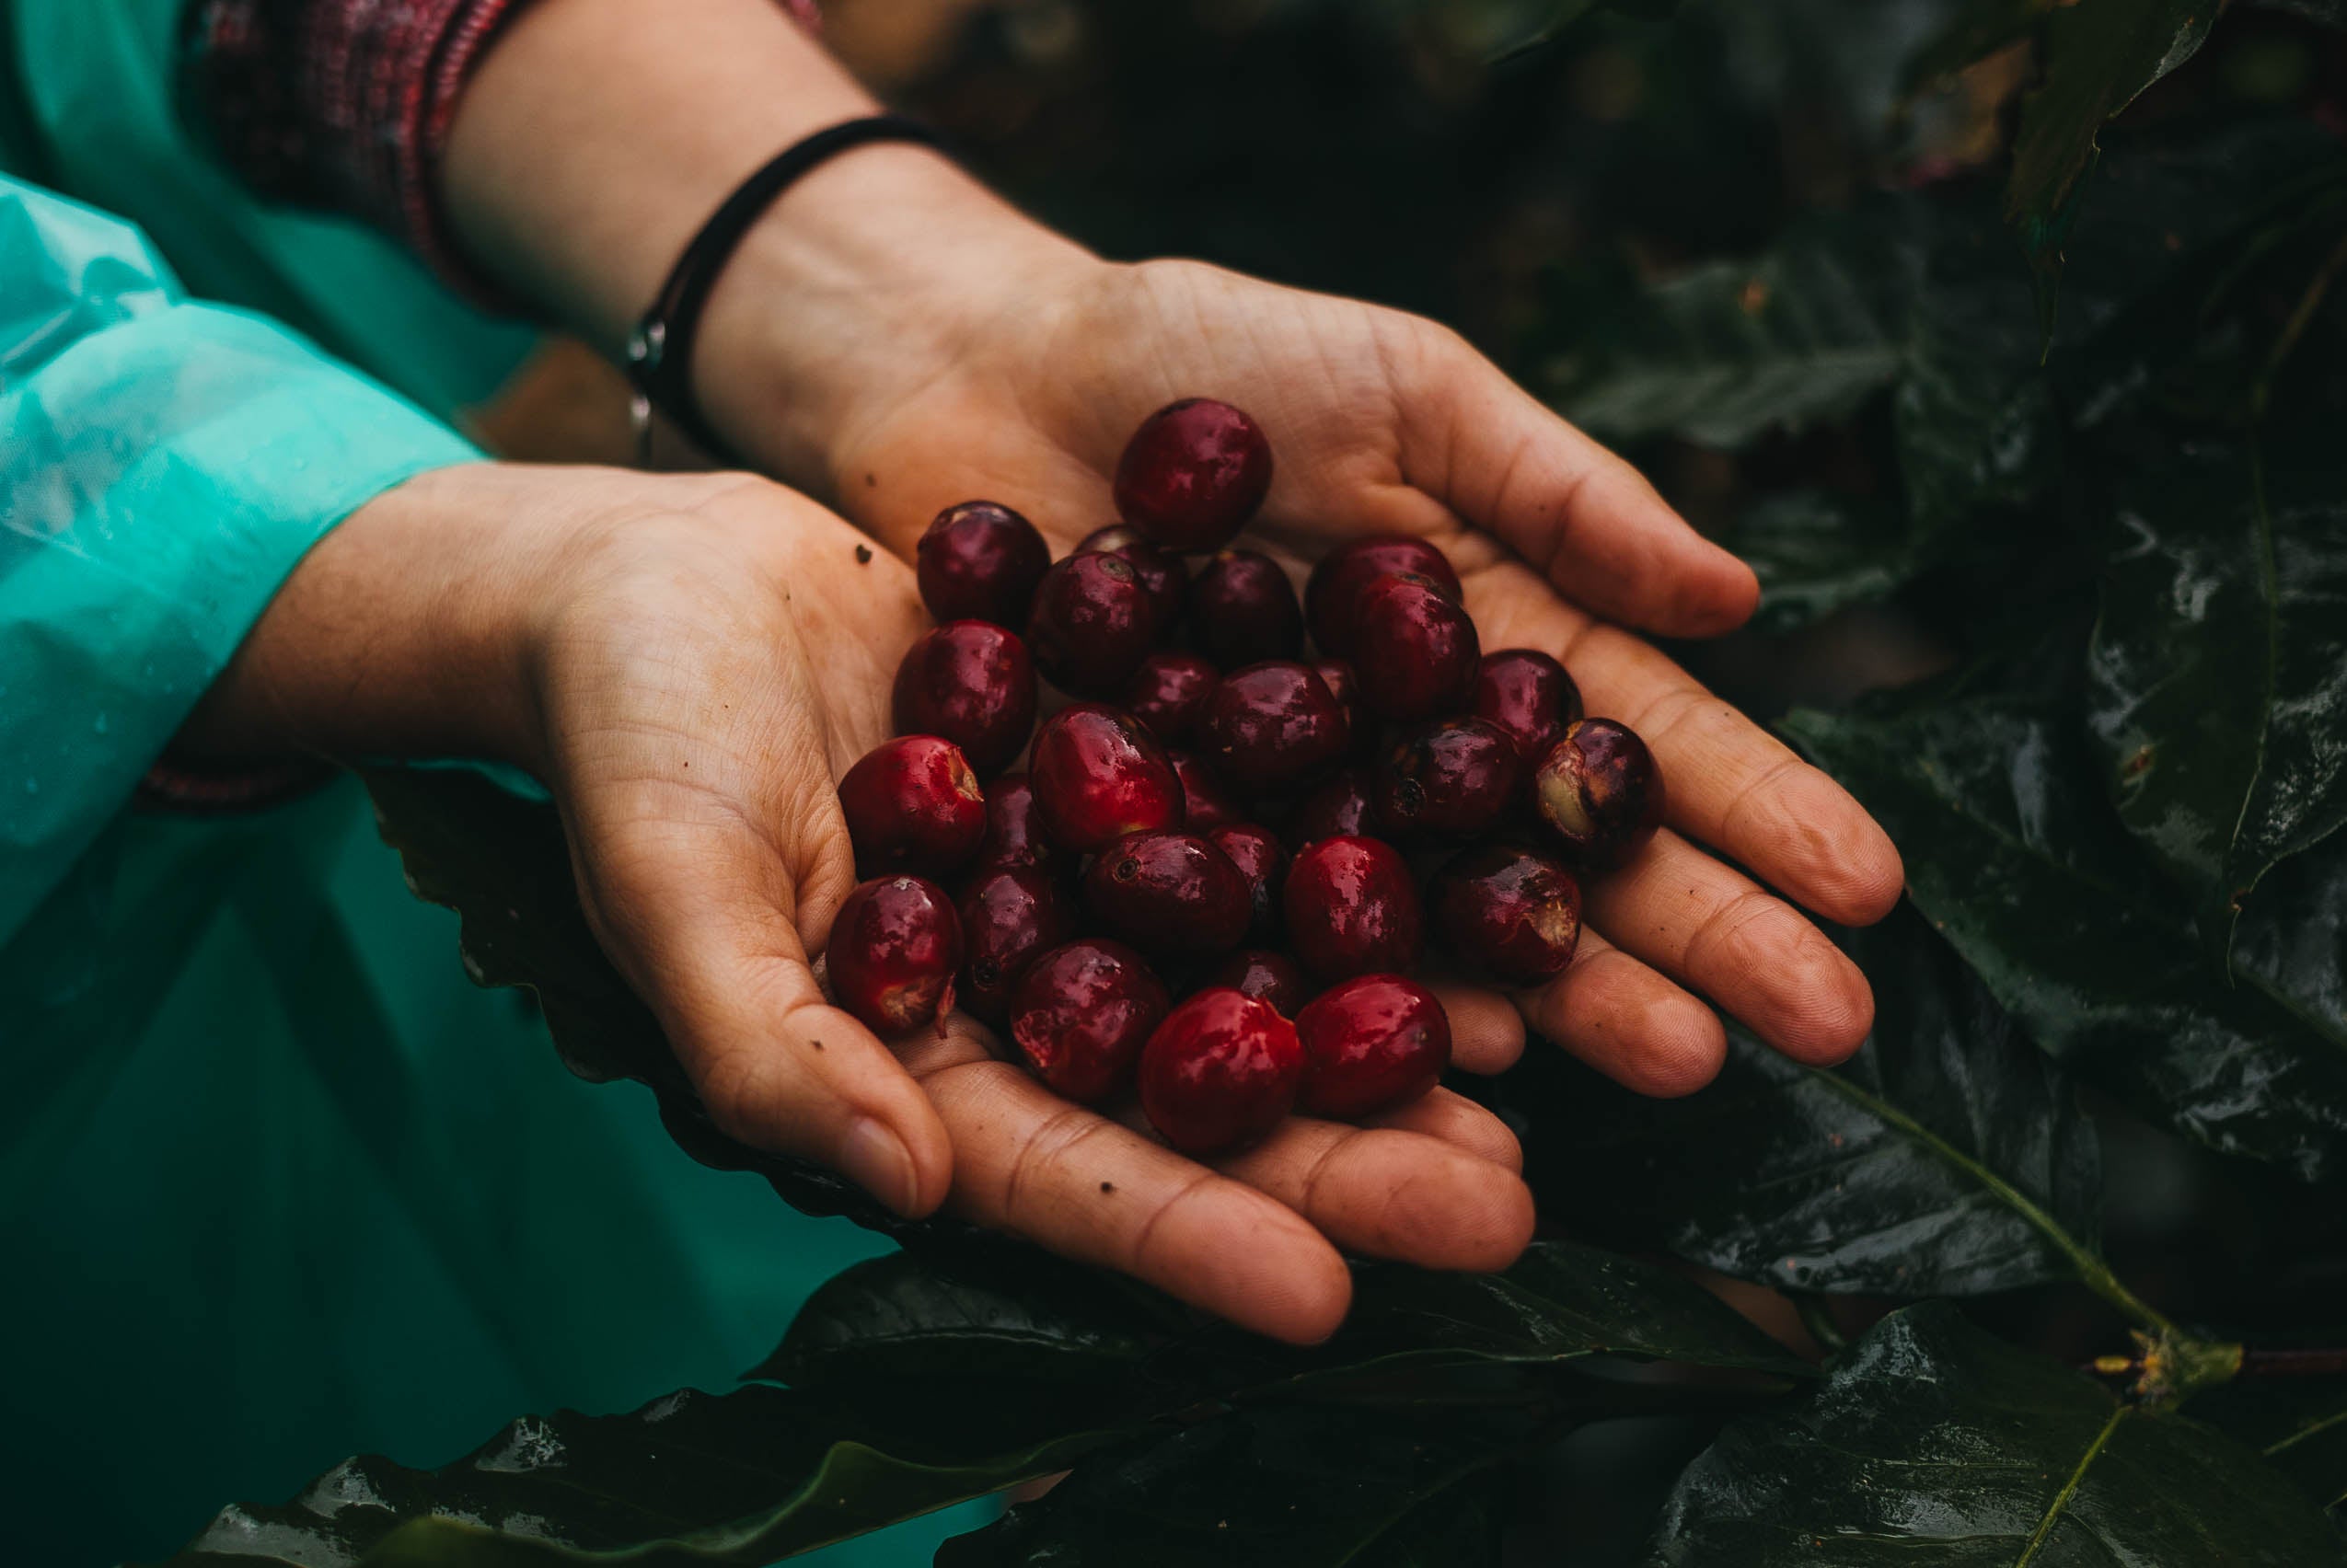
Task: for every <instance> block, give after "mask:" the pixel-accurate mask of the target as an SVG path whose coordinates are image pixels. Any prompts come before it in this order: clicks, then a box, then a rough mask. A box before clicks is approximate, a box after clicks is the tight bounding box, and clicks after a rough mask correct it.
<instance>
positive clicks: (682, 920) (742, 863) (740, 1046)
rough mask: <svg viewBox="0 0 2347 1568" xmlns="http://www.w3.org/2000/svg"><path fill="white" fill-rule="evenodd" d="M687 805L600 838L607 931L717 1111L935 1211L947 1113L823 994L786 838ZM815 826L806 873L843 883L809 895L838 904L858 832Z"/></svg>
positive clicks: (948, 1165) (739, 1126) (592, 908)
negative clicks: (682, 811) (850, 834)
mask: <svg viewBox="0 0 2347 1568" xmlns="http://www.w3.org/2000/svg"><path fill="white" fill-rule="evenodd" d="M688 810H689V811H690V814H688V815H686V816H684V817H682V818H681V819H680V818H679V816H678V815H676V813H664V816H663V819H662V820H660V821H659V822H658V824H657V826H656V828H655V829H653V831H652V832H650V833H648V834H647V833H642V832H641V831H636V832H630V833H629V834H627V835H625V836H623V837H622V840H621V842H619V843H617V844H610V845H607V846H602V847H600V852H597V848H596V847H589V848H588V849H587V850H586V851H585V852H584V853H582V854H581V856H580V857H579V859H580V873H581V875H580V884H581V887H582V889H583V890H587V892H588V897H587V905H588V909H589V913H590V917H591V918H593V919H594V921H595V928H596V934H597V936H598V937H599V938H601V939H602V940H603V941H604V945H605V947H606V949H607V951H610V952H611V954H612V956H613V958H614V959H615V961H617V962H618V963H619V964H620V966H621V968H622V969H623V970H625V971H626V972H627V974H628V975H629V978H630V980H631V981H632V982H633V983H634V985H635V986H636V989H637V991H638V992H639V994H641V995H642V997H644V999H645V1001H646V1002H647V1003H648V1004H649V1005H650V1006H651V1008H652V1009H653V1013H654V1014H655V1015H656V1016H657V1017H658V1018H659V1020H660V1022H661V1025H662V1027H663V1028H664V1029H665V1031H666V1032H667V1035H668V1039H669V1042H670V1044H671V1046H672V1048H673V1049H674V1050H675V1051H676V1056H677V1060H678V1061H679V1062H680V1063H681V1064H682V1065H683V1066H684V1068H685V1071H686V1073H687V1075H688V1077H689V1078H691V1079H692V1081H693V1084H694V1087H695V1088H696V1089H697V1090H699V1094H700V1097H701V1101H702V1103H703V1104H704V1106H705V1107H706V1108H707V1109H708V1112H709V1114H710V1118H711V1121H712V1122H714V1123H715V1124H716V1125H717V1127H718V1128H719V1130H721V1131H723V1133H725V1134H726V1135H727V1136H730V1137H733V1138H735V1139H738V1140H739V1141H741V1142H743V1143H746V1144H749V1145H752V1146H753V1147H758V1148H764V1149H770V1150H774V1151H776V1152H779V1153H784V1154H791V1155H795V1156H797V1157H799V1158H801V1159H808V1160H812V1161H815V1163H817V1164H821V1165H824V1166H827V1167H829V1168H830V1169H832V1170H838V1172H840V1173H841V1174H842V1175H845V1176H847V1177H848V1178H849V1179H850V1180H851V1181H853V1182H856V1183H857V1184H858V1185H860V1186H861V1187H863V1188H864V1189H865V1190H866V1191H868V1192H870V1193H872V1194H873V1196H874V1197H875V1198H877V1199H879V1200H880V1201H881V1202H882V1203H884V1204H886V1205H888V1206H889V1207H890V1208H892V1209H894V1210H896V1212H897V1213H899V1214H902V1215H906V1216H919V1215H924V1214H927V1213H929V1212H931V1210H933V1209H935V1208H936V1207H937V1206H938V1205H940V1204H941V1203H942V1202H944V1200H945V1195H946V1193H947V1191H948V1190H949V1189H950V1188H951V1186H952V1184H953V1174H954V1151H953V1146H952V1143H951V1142H950V1140H949V1139H948V1137H947V1136H946V1132H945V1125H944V1123H943V1122H942V1120H940V1119H939V1117H938V1114H937V1112H936V1110H935V1109H934V1108H933V1107H932V1106H931V1104H930V1101H929V1098H928V1096H927V1095H926V1094H925V1093H923V1092H922V1090H921V1088H920V1086H919V1084H918V1083H917V1082H915V1081H914V1079H913V1078H912V1076H911V1074H909V1073H908V1072H907V1071H906V1070H905V1067H904V1065H903V1064H902V1063H901V1062H900V1061H898V1060H897V1058H896V1055H895V1054H894V1053H893V1052H892V1051H890V1050H889V1048H888V1047H887V1046H886V1045H885V1044H884V1043H882V1042H881V1041H880V1040H879V1039H878V1038H877V1037H875V1036H874V1035H873V1032H872V1031H870V1030H869V1029H866V1028H865V1027H864V1026H863V1025H862V1024H861V1023H859V1022H858V1021H857V1020H855V1019H854V1018H852V1017H850V1015H849V1014H847V1013H845V1012H843V1011H841V1010H840V1009H838V1008H836V1007H834V1006H832V1005H831V1004H830V1002H829V1001H828V1000H827V998H826V997H825V996H824V993H823V988H822V986H820V985H819V984H818V983H817V981H816V979H815V972H814V969H813V968H812V966H811V965H810V963H809V962H808V959H807V952H806V947H805V944H804V941H803V940H802V939H801V936H800V930H799V916H800V914H801V904H802V898H801V889H800V887H799V885H798V883H799V879H798V878H796V877H794V876H793V875H792V869H791V867H790V865H789V864H788V861H787V859H786V855H785V852H786V851H787V850H788V848H789V846H787V845H782V844H778V843H777V842H776V840H775V837H774V836H773V835H772V834H769V833H760V832H757V831H756V830H754V829H753V828H752V827H751V826H750V824H748V823H747V822H746V820H745V819H744V818H743V817H741V816H740V815H739V814H737V813H735V812H734V811H733V810H731V809H725V808H719V809H715V810H709V809H699V810H691V809H690V808H688ZM637 822H638V824H639V829H641V827H642V818H641V817H639V818H637ZM582 837H583V838H584V839H586V840H587V841H588V843H589V845H590V846H593V844H594V840H593V836H592V835H591V834H583V835H582ZM819 837H820V838H821V839H822V840H823V841H824V842H823V844H822V846H821V847H820V848H818V849H817V850H816V851H815V854H814V855H813V856H812V857H811V859H813V861H814V862H815V864H814V865H813V866H812V867H811V868H810V870H809V874H808V875H807V877H806V882H808V883H809V884H810V886H811V887H813V888H814V889H815V890H817V891H818V893H820V892H821V891H822V890H825V889H827V888H829V887H833V886H836V887H837V888H838V893H836V894H830V895H829V896H824V897H819V898H817V899H816V900H815V901H813V903H819V904H828V905H832V906H835V907H836V905H837V904H838V898H839V897H840V896H843V895H844V893H845V888H846V884H847V883H849V882H852V880H853V871H852V869H851V868H850V867H849V866H847V865H845V864H838V865H834V864H832V863H831V862H832V861H833V860H834V859H838V858H841V857H844V856H845V854H846V849H845V838H846V834H845V832H844V830H842V831H840V832H839V833H838V834H837V835H836V836H835V835H830V834H825V835H820V836H819ZM835 839H836V840H837V842H836V843H835V842H834V840H835ZM805 913H806V914H808V915H810V916H812V915H814V914H816V913H818V911H817V910H816V909H815V907H813V904H810V906H809V907H808V908H807V909H806V910H805ZM824 919H825V920H826V922H827V920H828V916H827V915H825V916H824Z"/></svg>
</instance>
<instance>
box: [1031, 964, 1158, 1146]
mask: <svg viewBox="0 0 2347 1568" xmlns="http://www.w3.org/2000/svg"><path fill="white" fill-rule="evenodd" d="M1170 1001H1171V998H1170V997H1168V996H1167V995H1166V991H1165V983H1164V982H1163V981H1162V980H1160V979H1159V978H1158V977H1157V975H1156V974H1154V973H1153V972H1152V971H1151V970H1150V966H1149V964H1148V963H1146V962H1145V961H1144V960H1143V959H1142V957H1141V955H1140V954H1139V953H1137V952H1135V951H1133V950H1132V949H1131V948H1128V947H1127V946H1125V945H1124V944H1123V943H1122V942H1112V941H1104V940H1100V939H1098V938H1086V939H1085V940H1082V941H1074V942H1069V943H1068V944H1067V945H1065V946H1064V947H1057V948H1054V949H1052V950H1051V951H1049V952H1046V953H1045V954H1044V955H1043V956H1042V957H1041V958H1038V959H1036V960H1035V962H1034V963H1032V964H1029V965H1028V966H1027V972H1026V974H1023V975H1022V976H1021V977H1020V980H1019V984H1018V986H1016V987H1015V988H1014V989H1013V990H1012V996H1011V1040H1012V1043H1013V1044H1015V1045H1017V1046H1018V1048H1019V1053H1020V1055H1023V1056H1024V1057H1025V1058H1026V1060H1027V1066H1029V1067H1030V1068H1032V1069H1033V1070H1034V1072H1035V1077H1037V1078H1041V1079H1042V1080H1043V1081H1044V1082H1045V1083H1046V1084H1048V1085H1050V1086H1051V1088H1052V1089H1053V1090H1057V1091H1058V1093H1059V1094H1061V1095H1062V1096H1064V1097H1065V1098H1067V1099H1069V1100H1072V1101H1075V1102H1076V1103H1078V1104H1079V1105H1097V1104H1099V1103H1100V1102H1101V1101H1104V1100H1106V1099H1108V1098H1109V1097H1110V1096H1111V1095H1113V1094H1115V1093H1116V1091H1117V1090H1120V1089H1122V1088H1123V1087H1124V1086H1125V1084H1126V1082H1127V1080H1128V1079H1129V1078H1131V1077H1132V1073H1133V1064H1134V1063H1135V1062H1136V1061H1138V1060H1139V1058H1140V1054H1141V1047H1142V1046H1143V1045H1145V1044H1147V1043H1148V1042H1149V1038H1150V1032H1151V1031H1153V1030H1154V1029H1156V1028H1157V1026H1158V1023H1159V1021H1160V1020H1162V1019H1163V1018H1164V1017H1165V1009H1166V1008H1167V1006H1168V1005H1169V1004H1170Z"/></svg>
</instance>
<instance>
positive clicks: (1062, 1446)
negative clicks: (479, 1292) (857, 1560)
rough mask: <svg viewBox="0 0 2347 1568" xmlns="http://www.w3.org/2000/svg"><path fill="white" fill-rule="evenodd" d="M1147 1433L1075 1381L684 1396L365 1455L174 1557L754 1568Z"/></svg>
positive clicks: (183, 1564)
mask: <svg viewBox="0 0 2347 1568" xmlns="http://www.w3.org/2000/svg"><path fill="white" fill-rule="evenodd" d="M1139 1425H1140V1422H1139V1419H1138V1418H1137V1417H1136V1416H1135V1415H1134V1414H1133V1412H1131V1411H1130V1410H1129V1409H1128V1408H1126V1407H1125V1406H1123V1405H1122V1404H1121V1403H1120V1401H1119V1400H1118V1399H1117V1398H1116V1397H1113V1396H1109V1395H1099V1396H1088V1395H1085V1394H1083V1393H1082V1392H1081V1391H1078V1390H1070V1389H1058V1390H1036V1389H1000V1388H989V1387H987V1386H985V1385H983V1384H978V1385H971V1386H966V1387H961V1386H955V1385H951V1384H945V1385H941V1386H939V1387H937V1388H935V1389H929V1390H926V1391H925V1392H924V1394H923V1396H922V1397H921V1398H920V1399H919V1400H911V1399H902V1398H892V1397H891V1396H890V1393H889V1391H888V1390H886V1389H867V1390H861V1391H860V1393H859V1395H858V1396H857V1397H856V1398H855V1399H852V1400H847V1399H841V1400H837V1401H835V1400H831V1399H828V1398H825V1397H821V1396H816V1395H811V1394H806V1393H801V1392H797V1391H794V1390H789V1389H774V1388H768V1387H765V1386H762V1385H754V1386H751V1387H748V1388H744V1389H737V1390H735V1391H734V1392H732V1393H728V1394H706V1393H701V1392H699V1391H697V1390H693V1389H685V1390H682V1391H680V1392H677V1393H674V1394H670V1395H667V1396H665V1397H664V1398H662V1399H659V1400H655V1401H653V1402H652V1403H651V1404H649V1405H646V1406H645V1407H644V1408H643V1409H642V1410H640V1411H637V1412H634V1413H632V1414H628V1415H603V1416H595V1415H581V1414H578V1413H576V1412H561V1413H560V1414H556V1415H551V1416H530V1417H526V1418H524V1419H522V1420H520V1421H516V1422H514V1424H511V1425H510V1426H508V1427H506V1428H505V1430H504V1431H503V1432H502V1433H500V1434H499V1435H497V1436H496V1437H494V1438H492V1439H491V1441H490V1442H489V1443H487V1444H486V1445H484V1446H483V1447H480V1449H478V1450H477V1451H475V1452H474V1453H473V1454H471V1455H470V1456H468V1457H467V1458H463V1459H460V1460H458V1461H457V1463H455V1464H453V1465H450V1466H447V1467H446V1468H445V1469H442V1470H432V1471H422V1470H409V1469H406V1468H405V1467H403V1466H399V1465H396V1464H393V1463H392V1462H390V1461H389V1460H387V1459H384V1458H376V1457H367V1458H354V1459H352V1460H349V1461H347V1462H346V1463H344V1464H341V1465H339V1466H337V1467H336V1468H335V1469H333V1470H330V1471H328V1472H327V1473H326V1474H325V1475H323V1476H320V1477H319V1478H318V1480H317V1481H315V1482H311V1483H310V1485H309V1486H308V1487H307V1488H306V1489H305V1490H304V1491H303V1493H301V1495H300V1496H298V1497H296V1498H295V1499H294V1500H293V1501H292V1502H290V1503H287V1504H284V1505H282V1506H277V1507H260V1506H252V1505H240V1506H237V1507H232V1508H229V1509H227V1510H225V1511H224V1512H223V1513H222V1514H221V1515H220V1516H218V1517H217V1518H215V1519H214V1521H213V1522H212V1524H211V1525H210V1526H209V1527H207V1528H205V1530H204V1531H203V1532H202V1534H201V1535H200V1536H198V1537H197V1538H196V1539H194V1540H193V1541H191V1542H190V1543H189V1545H188V1546H187V1548H186V1549H185V1550H184V1551H182V1552H181V1553H180V1555H179V1556H178V1557H176V1558H174V1559H172V1560H171V1562H172V1564H173V1568H230V1565H233V1564H237V1563H269V1564H273V1565H278V1568H283V1565H286V1564H294V1565H297V1568H410V1565H421V1564H427V1563H429V1564H433V1565H434V1568H441V1565H446V1564H456V1565H459V1568H556V1565H559V1564H568V1563H583V1562H614V1561H619V1560H624V1561H626V1562H630V1563H631V1564H641V1565H642V1568H713V1565H717V1564H728V1565H738V1568H757V1565H760V1564H764V1563H767V1562H772V1561H774V1560H775V1559H776V1558H779V1557H783V1556H787V1555H791V1554H794V1553H797V1552H800V1551H810V1550H812V1549H814V1548H815V1547H817V1546H821V1545H825V1544H827V1543H829V1542H832V1541H837V1540H842V1539H847V1538H849V1537H850V1536H854V1535H858V1534H861V1533H862V1532H864V1531H866V1530H870V1529H873V1528H878V1527H880V1526H882V1525H885V1524H889V1523H892V1522H894V1521H896V1520H898V1519H903V1518H909V1517H912V1516H916V1515H919V1514H924V1513H928V1512H931V1511H932V1510H934V1509H938V1508H942V1507H945V1506H948V1505H952V1504H954V1503H958V1502H963V1501H965V1500H967V1499H969V1498H973V1497H980V1496H985V1495H987V1494H988V1493H993V1492H996V1491H999V1490H1000V1489H1001V1488H1003V1487H1005V1486H1010V1485H1013V1484H1015V1483H1017V1482H1022V1481H1027V1480H1032V1479H1034V1478H1035V1477H1038V1476H1045V1475H1049V1474H1052V1473H1054V1472H1056V1471H1058V1470H1065V1469H1066V1468H1067V1467H1068V1466H1069V1464H1071V1463H1073V1462H1074V1461H1075V1460H1077V1459H1078V1458H1081V1457H1082V1456H1084V1455H1085V1454H1088V1453H1091V1452H1093V1451H1094V1450H1096V1449H1098V1448H1100V1447H1104V1446H1105V1445H1108V1444H1110V1443H1113V1442H1115V1441H1116V1440H1118V1439H1120V1438H1122V1437H1125V1436H1127V1435H1129V1434H1130V1433H1132V1432H1133V1431H1134V1430H1136V1429H1137V1428H1138V1427H1139Z"/></svg>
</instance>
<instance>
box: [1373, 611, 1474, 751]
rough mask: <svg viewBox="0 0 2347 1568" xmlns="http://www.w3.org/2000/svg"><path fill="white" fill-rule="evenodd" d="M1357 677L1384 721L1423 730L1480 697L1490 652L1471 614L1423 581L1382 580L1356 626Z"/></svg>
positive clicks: (1374, 709)
mask: <svg viewBox="0 0 2347 1568" xmlns="http://www.w3.org/2000/svg"><path fill="white" fill-rule="evenodd" d="M1354 629H1355V632H1356V634H1357V636H1356V640H1355V642H1354V645H1353V670H1354V673H1355V674H1358V675H1359V676H1360V681H1361V701H1362V702H1363V703H1364V704H1365V705H1367V707H1368V708H1369V710H1370V712H1371V713H1373V714H1375V715H1376V716H1377V717H1379V718H1380V719H1382V720H1384V721H1387V722H1388V723H1393V724H1415V723H1417V722H1418V721H1421V720H1426V719H1436V718H1439V717H1441V716H1442V715H1443V714H1445V713H1455V712H1457V711H1458V710H1459V709H1463V708H1464V707H1465V706H1466V705H1467V700H1468V698H1470V697H1471V696H1473V695H1474V681H1475V671H1476V669H1477V667H1478V666H1479V665H1480V664H1481V663H1482V659H1483V650H1482V647H1481V645H1480V644H1479V643H1478V642H1477V641H1476V640H1475V623H1474V621H1472V620H1469V619H1468V618H1467V612H1466V611H1464V610H1463V609H1461V608H1460V607H1459V606H1458V605H1456V604H1454V603H1453V602H1452V601H1451V600H1450V599H1447V598H1445V597H1443V595H1442V593H1441V590H1440V589H1439V587H1438V586H1437V585H1436V584H1434V583H1433V582H1428V580H1427V579H1426V578H1423V577H1412V576H1402V577H1381V578H1379V579H1378V580H1377V581H1376V582H1372V583H1371V584H1370V586H1369V587H1368V588H1367V589H1365V590H1363V592H1362V594H1361V596H1360V612H1359V614H1358V616H1357V617H1355V619H1354Z"/></svg>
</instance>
